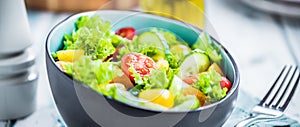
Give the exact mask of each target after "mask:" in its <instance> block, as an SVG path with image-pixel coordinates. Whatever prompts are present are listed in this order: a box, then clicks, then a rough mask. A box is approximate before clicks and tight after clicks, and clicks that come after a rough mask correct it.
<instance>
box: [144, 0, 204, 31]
mask: <svg viewBox="0 0 300 127" xmlns="http://www.w3.org/2000/svg"><path fill="white" fill-rule="evenodd" d="M140 8H141V10H143V11H146V12H150V13H154V14H158V15H162V16H166V17H169V18H174V19H178V20H182V21H185V22H188V23H191V24H193V25H195V26H198V27H200V28H202V29H204V26H205V17H204V11H205V6H204V0H140Z"/></svg>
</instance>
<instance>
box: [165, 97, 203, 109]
mask: <svg viewBox="0 0 300 127" xmlns="http://www.w3.org/2000/svg"><path fill="white" fill-rule="evenodd" d="M184 98H185V101H184V102H183V103H181V104H179V105H177V106H175V107H174V108H172V109H171V110H172V111H184V110H192V109H196V108H198V107H199V106H200V103H199V100H198V99H197V97H196V96H193V95H188V96H185V97H184Z"/></svg>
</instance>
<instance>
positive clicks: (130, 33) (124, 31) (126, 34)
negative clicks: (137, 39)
mask: <svg viewBox="0 0 300 127" xmlns="http://www.w3.org/2000/svg"><path fill="white" fill-rule="evenodd" d="M116 34H117V35H120V36H121V37H123V38H127V39H128V40H132V39H133V37H134V35H135V29H134V28H132V27H124V28H121V29H119V30H118V31H117V32H116Z"/></svg>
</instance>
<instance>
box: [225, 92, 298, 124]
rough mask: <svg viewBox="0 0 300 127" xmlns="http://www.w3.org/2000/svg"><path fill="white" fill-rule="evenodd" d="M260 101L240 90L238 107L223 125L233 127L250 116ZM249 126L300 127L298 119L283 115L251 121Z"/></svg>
mask: <svg viewBox="0 0 300 127" xmlns="http://www.w3.org/2000/svg"><path fill="white" fill-rule="evenodd" d="M258 103H259V99H257V98H253V97H251V96H250V95H249V94H247V93H246V92H245V91H243V90H240V91H239V95H238V99H237V104H236V108H235V109H234V110H233V112H232V114H231V116H230V117H229V119H228V120H227V122H225V124H224V125H223V127H233V126H234V125H235V124H236V123H238V122H239V121H242V120H244V119H246V118H248V117H249V116H250V114H251V110H252V108H253V107H254V106H255V105H256V104H258ZM247 127H300V124H299V123H298V121H296V120H294V119H291V118H289V117H287V116H286V115H283V116H281V117H279V118H276V119H264V120H258V121H254V122H252V123H249V124H248V125H247Z"/></svg>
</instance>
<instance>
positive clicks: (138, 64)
mask: <svg viewBox="0 0 300 127" xmlns="http://www.w3.org/2000/svg"><path fill="white" fill-rule="evenodd" d="M131 65H132V66H133V68H134V69H135V70H136V72H137V73H139V74H140V75H141V77H144V76H149V75H150V69H151V68H152V69H156V68H157V67H156V64H155V62H154V61H153V60H152V59H151V58H150V57H148V56H145V55H143V54H140V53H134V52H133V53H129V54H126V55H125V56H124V57H123V58H122V60H121V68H122V71H123V72H124V73H125V74H126V75H127V76H129V78H130V80H131V81H132V82H134V77H133V75H132V72H129V70H128V69H129V68H130V66H131Z"/></svg>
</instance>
